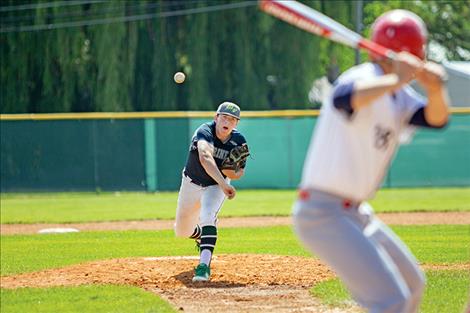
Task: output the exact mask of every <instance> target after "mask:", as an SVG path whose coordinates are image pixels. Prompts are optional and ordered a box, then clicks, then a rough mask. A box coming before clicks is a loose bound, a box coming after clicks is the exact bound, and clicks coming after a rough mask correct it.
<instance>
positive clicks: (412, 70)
mask: <svg viewBox="0 0 470 313" xmlns="http://www.w3.org/2000/svg"><path fill="white" fill-rule="evenodd" d="M392 62H393V72H394V73H395V74H397V75H398V79H399V80H400V82H401V83H403V84H406V83H408V82H410V81H411V80H413V79H414V78H415V76H416V73H417V72H418V71H420V70H421V69H422V67H423V65H424V64H423V61H421V59H420V58H418V57H417V56H415V55H413V54H411V53H409V52H400V53H398V54H397V56H396V58H395V59H393V61H392Z"/></svg>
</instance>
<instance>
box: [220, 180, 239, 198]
mask: <svg viewBox="0 0 470 313" xmlns="http://www.w3.org/2000/svg"><path fill="white" fill-rule="evenodd" d="M221 188H222V191H223V192H224V194H225V195H226V196H227V198H228V199H229V200H232V199H233V198H235V194H236V193H237V191H236V190H235V188H234V187H233V186H232V185H230V184H224V185H223V186H221Z"/></svg>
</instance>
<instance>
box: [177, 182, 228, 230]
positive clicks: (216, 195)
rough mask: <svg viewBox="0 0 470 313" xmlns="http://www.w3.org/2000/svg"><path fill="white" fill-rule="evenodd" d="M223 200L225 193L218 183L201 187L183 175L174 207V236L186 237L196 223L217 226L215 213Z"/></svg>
mask: <svg viewBox="0 0 470 313" xmlns="http://www.w3.org/2000/svg"><path fill="white" fill-rule="evenodd" d="M226 180H227V181H230V180H229V179H228V178H227V179H226ZM224 200H225V194H224V192H223V191H222V189H221V188H220V187H219V185H212V186H207V187H201V186H198V185H196V184H194V183H192V182H191V179H190V178H189V177H187V176H185V175H183V177H182V179H181V187H180V191H179V194H178V204H177V209H176V220H175V234H176V236H177V237H186V238H188V237H189V236H191V235H192V233H193V232H194V228H195V227H196V225H197V224H199V226H201V227H203V226H209V225H212V226H217V225H216V224H217V214H218V213H219V211H220V209H221V208H222V204H223V203H224Z"/></svg>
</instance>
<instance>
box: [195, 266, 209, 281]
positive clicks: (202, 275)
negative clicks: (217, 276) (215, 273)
mask: <svg viewBox="0 0 470 313" xmlns="http://www.w3.org/2000/svg"><path fill="white" fill-rule="evenodd" d="M210 275H211V269H210V268H209V266H207V265H206V264H204V263H201V264H199V265H198V266H197V267H196V268H195V269H194V277H193V282H198V281H209V277H210Z"/></svg>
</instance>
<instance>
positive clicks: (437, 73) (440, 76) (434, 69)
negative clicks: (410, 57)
mask: <svg viewBox="0 0 470 313" xmlns="http://www.w3.org/2000/svg"><path fill="white" fill-rule="evenodd" d="M446 79H447V74H446V71H445V69H444V67H443V66H441V65H439V64H437V63H434V62H426V63H425V64H424V66H423V67H422V68H421V69H420V70H418V71H417V72H416V80H417V81H418V83H419V84H420V85H422V86H423V87H424V88H425V89H426V90H428V91H430V90H436V89H440V88H441V87H442V85H443V83H444V82H445V81H446Z"/></svg>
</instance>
